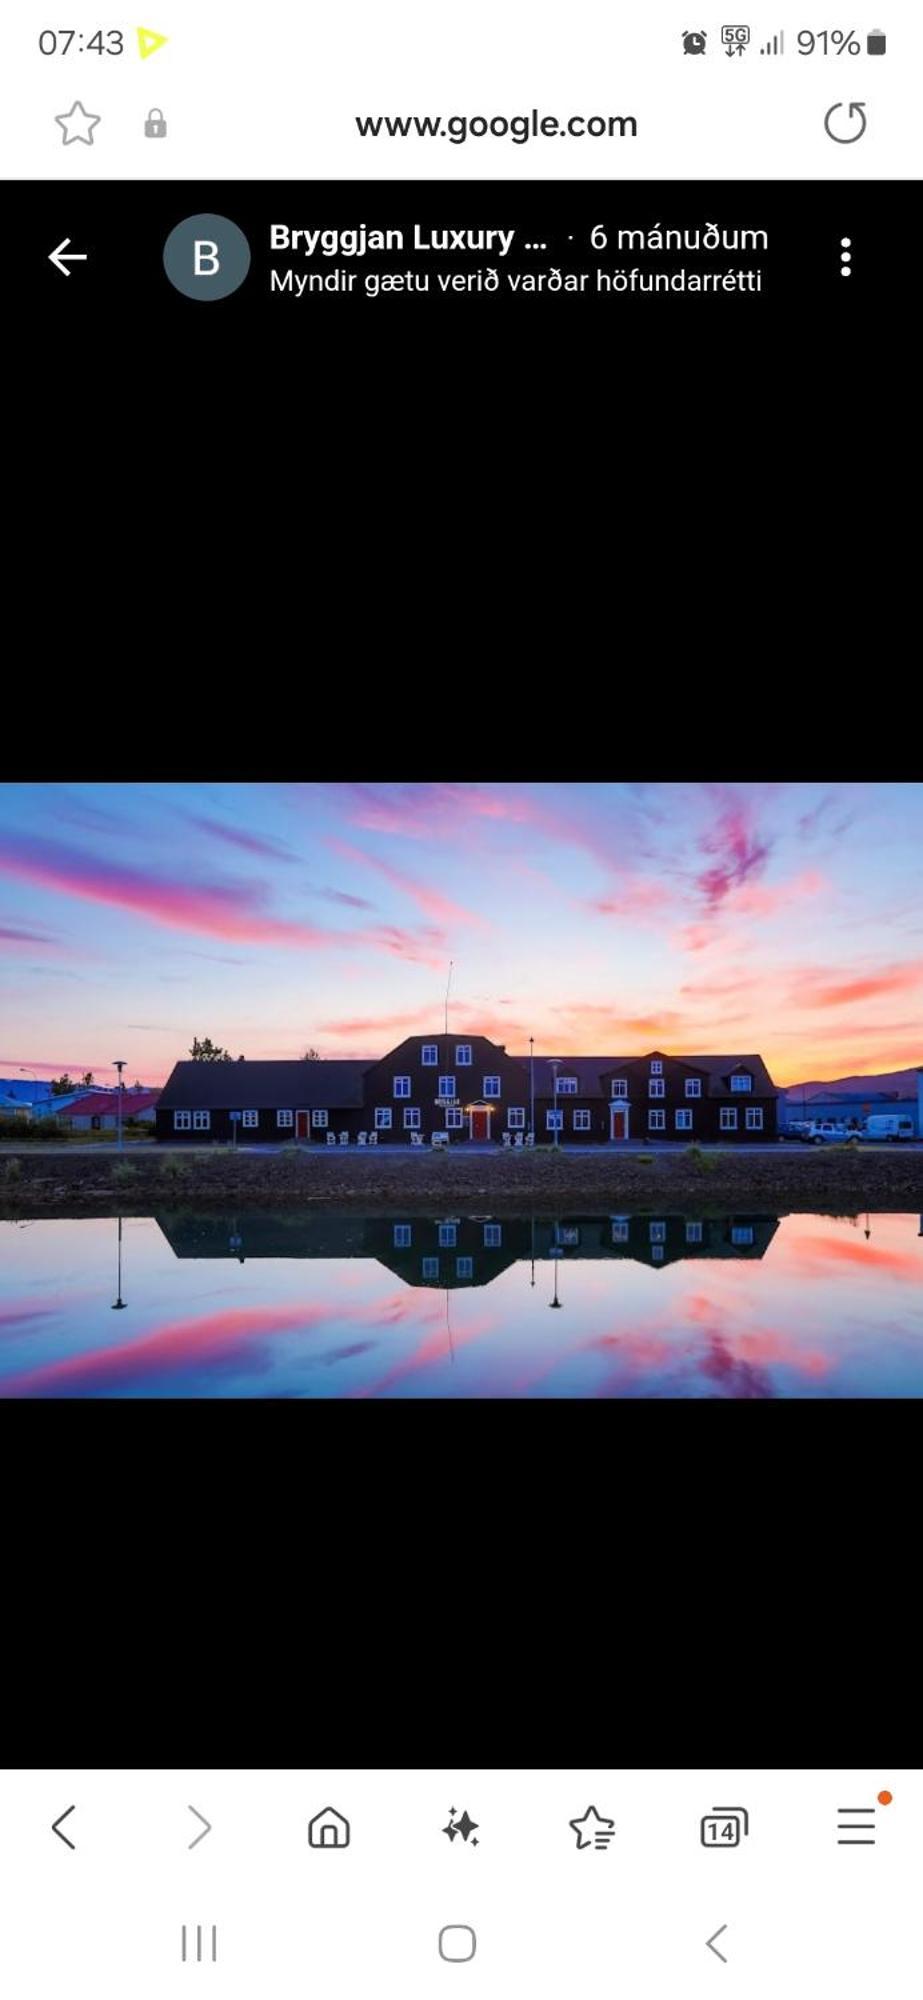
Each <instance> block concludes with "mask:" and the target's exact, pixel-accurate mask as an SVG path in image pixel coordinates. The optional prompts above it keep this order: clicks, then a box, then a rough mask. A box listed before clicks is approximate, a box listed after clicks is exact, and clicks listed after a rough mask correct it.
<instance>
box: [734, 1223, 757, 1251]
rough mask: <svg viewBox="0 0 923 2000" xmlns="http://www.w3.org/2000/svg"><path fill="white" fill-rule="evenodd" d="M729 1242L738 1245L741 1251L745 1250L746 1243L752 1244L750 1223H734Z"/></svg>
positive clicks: (751, 1226) (751, 1225)
mask: <svg viewBox="0 0 923 2000" xmlns="http://www.w3.org/2000/svg"><path fill="white" fill-rule="evenodd" d="M731 1242H732V1243H736V1244H738V1245H739V1247H740V1248H741V1249H745V1248H746V1246H747V1244H748V1243H752V1242H753V1224H752V1222H738V1223H735V1224H734V1226H733V1228H732V1230H731Z"/></svg>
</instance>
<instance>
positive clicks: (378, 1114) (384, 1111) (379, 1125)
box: [375, 1104, 391, 1132]
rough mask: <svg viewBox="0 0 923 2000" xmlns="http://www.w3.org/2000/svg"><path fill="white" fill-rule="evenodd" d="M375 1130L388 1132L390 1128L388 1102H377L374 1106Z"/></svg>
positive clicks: (389, 1107)
mask: <svg viewBox="0 0 923 2000" xmlns="http://www.w3.org/2000/svg"><path fill="white" fill-rule="evenodd" d="M375 1130H376V1132H390V1130H391V1106H390V1104H378V1105H376V1107H375Z"/></svg>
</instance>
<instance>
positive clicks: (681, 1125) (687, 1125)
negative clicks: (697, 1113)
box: [676, 1111, 692, 1132]
mask: <svg viewBox="0 0 923 2000" xmlns="http://www.w3.org/2000/svg"><path fill="white" fill-rule="evenodd" d="M676 1129H677V1132H691V1131H692V1112H691V1111H677V1113H676Z"/></svg>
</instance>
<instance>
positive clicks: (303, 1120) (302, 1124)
mask: <svg viewBox="0 0 923 2000" xmlns="http://www.w3.org/2000/svg"><path fill="white" fill-rule="evenodd" d="M307 1136H308V1114H307V1112H306V1111H296V1113H295V1137H296V1139H306V1138H307Z"/></svg>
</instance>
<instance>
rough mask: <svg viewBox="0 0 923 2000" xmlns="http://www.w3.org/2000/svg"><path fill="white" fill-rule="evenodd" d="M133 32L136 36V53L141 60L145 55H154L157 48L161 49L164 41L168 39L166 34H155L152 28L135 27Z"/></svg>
mask: <svg viewBox="0 0 923 2000" xmlns="http://www.w3.org/2000/svg"><path fill="white" fill-rule="evenodd" d="M135 33H136V34H137V37H138V54H139V55H140V57H141V60H142V62H143V61H144V58H145V56H153V55H156V53H157V50H158V49H162V48H163V45H164V42H165V41H167V40H168V39H169V37H168V36H167V35H158V34H156V33H155V31H154V29H153V28H136V30H135Z"/></svg>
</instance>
